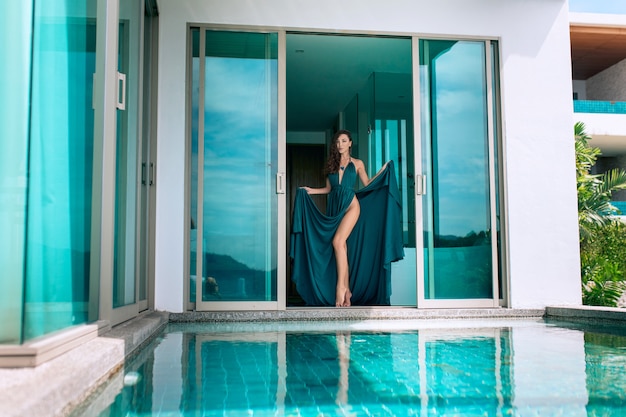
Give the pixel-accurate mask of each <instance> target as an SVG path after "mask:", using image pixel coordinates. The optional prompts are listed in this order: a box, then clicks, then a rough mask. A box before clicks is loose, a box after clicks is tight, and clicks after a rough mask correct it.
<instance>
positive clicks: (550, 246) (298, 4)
mask: <svg viewBox="0 0 626 417" xmlns="http://www.w3.org/2000/svg"><path fill="white" fill-rule="evenodd" d="M159 8H160V16H159V28H160V33H159V81H158V88H159V107H158V157H157V158H158V159H157V178H159V186H158V191H157V208H156V260H155V262H156V265H155V274H156V290H155V304H156V306H155V307H156V309H158V310H168V311H172V312H180V311H182V310H183V308H184V304H183V299H184V296H183V271H184V265H183V259H184V256H183V251H184V248H185V242H184V229H185V227H186V225H185V224H184V208H185V206H184V190H185V187H186V184H185V175H184V174H185V153H184V152H185V143H184V141H185V87H186V86H185V68H186V62H185V59H186V44H185V43H186V39H187V23H188V22H193V23H217V24H232V25H255V26H257V25H258V26H262V27H286V28H290V29H300V28H302V29H305V30H315V29H319V30H333V31H338V32H341V31H343V30H345V31H358V32H362V33H371V32H380V33H398V34H417V35H420V36H423V37H427V38H428V37H440V36H443V37H447V36H450V37H457V36H470V37H477V38H486V37H488V38H497V39H499V41H500V46H501V57H502V62H501V80H502V87H501V88H502V108H503V113H502V115H503V125H504V134H503V136H504V145H505V160H504V165H505V169H506V181H505V182H506V193H505V195H504V196H503V197H504V199H506V200H507V201H506V202H505V203H504V204H505V206H506V207H507V209H508V232H509V233H508V247H509V253H510V258H509V270H510V272H509V273H510V298H511V300H510V305H509V306H510V307H513V308H534V307H544V306H546V305H555V304H570V305H571V304H580V303H581V295H580V272H579V250H578V226H577V209H576V206H577V205H576V187H575V172H574V165H573V161H574V147H573V138H572V126H573V124H572V103H571V100H572V83H571V79H572V78H571V69H570V45H569V20H568V11H567V2H566V1H565V0H557V1H545V0H509V1H506V2H503V1H494V0H440V1H437V2H433V1H431V0H397V1H394V2H381V1H377V0H342V1H341V2H337V1H335V0H315V1H305V0H229V1H222V0H160V1H159ZM531 23H532V24H531Z"/></svg>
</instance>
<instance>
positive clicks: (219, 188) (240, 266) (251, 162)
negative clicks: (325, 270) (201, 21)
mask: <svg viewBox="0 0 626 417" xmlns="http://www.w3.org/2000/svg"><path fill="white" fill-rule="evenodd" d="M190 35H191V49H192V50H191V67H192V69H191V71H192V74H191V79H192V89H191V105H192V117H191V132H190V136H191V143H190V147H189V148H190V151H191V160H190V164H189V166H190V167H191V179H190V184H191V188H190V198H189V200H190V222H189V227H190V229H189V238H190V253H189V271H190V273H189V275H190V285H189V289H190V301H191V302H195V303H196V309H197V310H202V309H204V310H207V309H220V308H226V309H233V308H237V304H233V303H240V304H241V303H245V304H241V305H242V307H243V308H249V309H253V308H256V307H255V306H258V308H271V307H272V306H273V308H276V305H277V304H276V302H277V252H278V251H277V242H278V238H277V232H278V230H277V223H278V222H277V217H278V216H277V207H278V197H277V192H280V188H281V187H282V186H281V184H282V182H281V181H282V179H281V178H280V177H278V176H277V163H278V108H277V103H278V99H277V91H278V35H277V34H276V33H249V32H227V31H212V30H205V29H200V28H192V29H191V34H190ZM277 188H278V189H277ZM268 302H271V303H272V304H271V305H270V304H268Z"/></svg>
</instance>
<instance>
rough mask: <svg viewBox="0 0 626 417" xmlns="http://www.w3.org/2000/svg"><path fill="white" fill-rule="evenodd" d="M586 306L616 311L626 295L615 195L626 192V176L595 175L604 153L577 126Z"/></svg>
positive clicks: (625, 233)
mask: <svg viewBox="0 0 626 417" xmlns="http://www.w3.org/2000/svg"><path fill="white" fill-rule="evenodd" d="M574 138H575V149H576V183H577V188H578V224H579V230H580V249H581V251H580V252H581V275H582V290H583V304H586V305H597V306H608V307H615V306H617V302H618V300H619V298H620V297H621V295H622V293H623V291H624V288H625V287H624V282H625V275H624V274H625V272H626V225H624V224H623V223H622V222H621V221H619V220H617V219H616V218H615V217H614V214H615V213H617V212H618V210H617V209H616V208H615V207H614V206H613V205H612V204H611V194H612V192H613V191H615V190H620V189H625V188H626V172H625V171H623V170H621V169H614V170H611V171H609V172H606V173H605V174H601V175H592V174H591V173H590V172H591V168H592V167H593V165H594V164H595V163H596V161H597V159H598V157H599V156H600V154H601V153H600V150H599V149H598V148H593V147H591V146H589V143H588V141H589V139H590V138H589V136H588V135H587V134H586V132H585V125H584V124H583V123H581V122H578V123H576V124H575V125H574Z"/></svg>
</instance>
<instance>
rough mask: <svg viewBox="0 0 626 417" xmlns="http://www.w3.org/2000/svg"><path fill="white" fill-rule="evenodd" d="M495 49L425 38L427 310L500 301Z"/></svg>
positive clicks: (422, 60) (423, 133)
mask: <svg viewBox="0 0 626 417" xmlns="http://www.w3.org/2000/svg"><path fill="white" fill-rule="evenodd" d="M491 47H492V46H491V43H490V42H483V41H447V40H421V41H420V84H421V89H420V90H421V95H420V105H421V112H420V113H421V137H422V140H421V142H422V144H421V146H422V148H421V153H422V157H421V163H422V172H423V173H424V174H425V175H424V176H423V177H421V178H420V179H423V180H424V181H423V182H422V184H423V186H422V193H423V194H424V195H423V199H422V204H423V228H424V230H423V239H424V242H423V245H424V279H423V281H422V282H420V283H419V288H420V295H421V296H420V300H421V301H422V304H423V305H425V306H452V305H454V306H476V307H479V306H484V307H487V306H497V305H498V304H499V291H498V271H499V268H498V265H497V264H498V257H497V253H498V252H499V247H498V246H499V240H498V237H497V236H496V234H497V230H498V228H497V227H496V219H497V216H496V207H497V205H496V202H497V200H498V196H497V190H496V187H495V178H496V175H495V172H496V169H495V158H494V155H495V151H494V133H493V132H494V131H495V130H496V129H493V127H494V125H493V115H494V111H493V100H492V94H493V90H492V84H491V82H490V81H491V79H492V78H491V77H492V76H493V73H492V71H493V67H492V66H491V65H490V62H491V59H492V50H491ZM460 68H462V69H463V70H462V71H461V70H459V69H460ZM492 231H493V232H494V233H492ZM432 300H439V302H438V303H433V302H430V301H432ZM441 300H455V301H453V302H451V303H448V304H445V303H441Z"/></svg>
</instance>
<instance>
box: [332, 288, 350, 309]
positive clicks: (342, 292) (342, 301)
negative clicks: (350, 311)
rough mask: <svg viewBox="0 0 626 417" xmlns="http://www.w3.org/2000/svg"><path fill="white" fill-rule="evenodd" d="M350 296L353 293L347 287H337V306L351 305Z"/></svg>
mask: <svg viewBox="0 0 626 417" xmlns="http://www.w3.org/2000/svg"><path fill="white" fill-rule="evenodd" d="M350 298H352V293H351V292H350V290H349V289H347V288H339V287H338V288H337V292H336V295H335V307H350V305H351V304H350Z"/></svg>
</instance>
